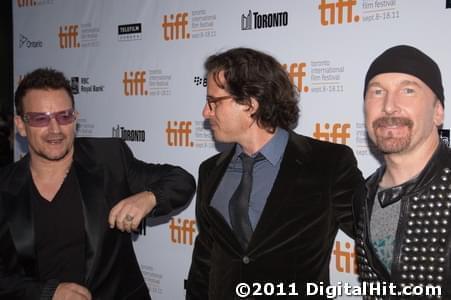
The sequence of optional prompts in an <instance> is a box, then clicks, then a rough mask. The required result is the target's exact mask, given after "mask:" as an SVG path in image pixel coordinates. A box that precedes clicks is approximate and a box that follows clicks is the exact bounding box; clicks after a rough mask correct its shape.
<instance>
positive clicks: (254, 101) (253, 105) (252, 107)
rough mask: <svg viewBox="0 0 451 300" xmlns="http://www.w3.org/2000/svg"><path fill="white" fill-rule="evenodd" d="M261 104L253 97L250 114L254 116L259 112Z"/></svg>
mask: <svg viewBox="0 0 451 300" xmlns="http://www.w3.org/2000/svg"><path fill="white" fill-rule="evenodd" d="M259 105H260V104H259V103H258V101H257V100H256V99H255V98H254V97H251V103H250V105H249V110H248V111H249V113H250V114H251V115H252V114H254V113H255V112H256V111H257V110H258V107H259Z"/></svg>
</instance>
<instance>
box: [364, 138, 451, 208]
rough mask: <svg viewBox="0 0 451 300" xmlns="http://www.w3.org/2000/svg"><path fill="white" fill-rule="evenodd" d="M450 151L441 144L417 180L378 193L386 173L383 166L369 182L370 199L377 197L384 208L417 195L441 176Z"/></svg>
mask: <svg viewBox="0 0 451 300" xmlns="http://www.w3.org/2000/svg"><path fill="white" fill-rule="evenodd" d="M449 154H450V150H449V149H448V147H447V146H446V145H445V144H444V143H439V145H438V146H437V149H436V150H435V151H434V154H433V155H432V157H431V159H430V160H429V162H428V163H427V164H426V166H425V167H424V168H423V170H422V171H421V172H420V174H418V176H416V177H415V178H413V179H411V180H409V181H407V182H405V183H403V184H400V185H397V186H394V187H391V188H388V189H384V190H383V191H380V192H378V193H377V195H376V192H377V189H378V187H379V182H380V181H381V180H382V176H383V175H384V173H385V170H386V166H385V165H383V166H381V167H380V168H379V169H378V170H377V171H376V172H375V173H374V174H373V175H372V176H371V177H370V178H369V179H368V180H367V188H368V191H369V197H370V199H374V196H377V199H378V201H379V202H380V204H381V206H382V207H386V206H388V205H390V204H392V203H395V202H397V201H400V200H401V199H402V198H403V197H405V196H407V195H410V194H414V193H417V192H418V191H419V190H420V189H421V188H422V187H424V186H425V185H428V184H430V183H431V182H432V181H433V180H434V178H435V176H437V174H439V171H440V169H441V167H442V166H443V159H448V156H449Z"/></svg>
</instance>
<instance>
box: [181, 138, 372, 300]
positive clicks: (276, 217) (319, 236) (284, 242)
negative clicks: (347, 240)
mask: <svg viewBox="0 0 451 300" xmlns="http://www.w3.org/2000/svg"><path fill="white" fill-rule="evenodd" d="M233 153H234V150H231V151H229V152H226V153H221V154H218V155H216V156H213V157H211V158H210V159H208V160H206V161H204V162H203V163H202V164H201V166H200V169H199V181H198V190H197V201H196V217H197V222H198V227H199V235H198V236H197V239H196V242H195V246H194V252H193V259H192V265H191V269H190V272H189V276H188V282H187V299H199V300H200V299H202V300H206V299H210V300H222V299H224V300H225V299H227V300H230V299H234V298H235V297H234V295H235V294H234V291H235V285H236V284H237V283H238V282H248V283H252V282H260V283H265V282H271V283H274V284H277V283H280V282H285V283H291V282H296V284H297V286H296V287H297V289H298V290H297V292H299V294H300V295H301V293H302V291H301V289H302V288H305V283H306V282H320V281H323V282H324V283H325V284H326V285H327V284H328V283H329V261H330V255H331V250H332V246H333V242H334V238H335V235H336V233H337V230H338V228H339V227H340V228H341V229H342V230H344V231H345V232H346V233H348V234H350V235H351V236H353V219H352V200H353V197H354V195H355V194H357V193H361V191H362V190H363V178H362V175H361V173H360V171H359V169H358V168H357V166H356V160H355V157H354V155H353V153H352V151H351V149H350V148H349V147H346V146H344V145H338V144H332V143H327V142H321V141H318V140H314V139H311V138H308V137H304V136H301V135H297V134H295V133H294V132H290V137H289V140H288V144H287V147H286V150H285V153H284V156H283V159H282V164H281V167H280V171H279V174H278V175H277V178H276V181H275V182H274V185H273V188H272V190H271V193H270V195H269V196H268V199H267V203H266V206H265V207H264V210H263V212H262V215H261V217H260V220H259V223H258V225H257V227H256V228H255V231H254V233H253V235H252V238H251V241H250V243H249V247H248V249H247V250H243V249H242V248H241V246H240V244H239V242H238V240H237V238H236V237H235V235H234V233H233V231H232V229H231V228H230V226H229V225H228V224H227V223H226V221H225V219H224V218H223V217H222V215H221V214H220V213H219V212H218V211H217V210H216V209H214V208H213V207H212V206H210V201H211V199H212V197H213V195H214V192H215V190H216V188H217V186H218V184H219V182H220V181H221V178H222V176H223V174H224V172H225V170H226V168H227V166H228V164H229V161H230V159H231V157H232V155H233ZM285 287H286V290H285V291H286V292H287V293H288V292H289V291H288V287H287V286H285ZM298 298H301V299H304V298H305V296H304V297H302V296H300V297H289V299H298ZM275 299H284V298H283V297H275ZM308 299H312V297H309V298H308Z"/></svg>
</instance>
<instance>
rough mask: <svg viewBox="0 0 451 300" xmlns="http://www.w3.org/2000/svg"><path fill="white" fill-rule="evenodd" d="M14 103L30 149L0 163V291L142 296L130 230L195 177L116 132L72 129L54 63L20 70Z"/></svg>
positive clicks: (189, 188)
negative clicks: (139, 152)
mask: <svg viewBox="0 0 451 300" xmlns="http://www.w3.org/2000/svg"><path fill="white" fill-rule="evenodd" d="M15 105H16V113H17V116H16V117H15V122H16V128H17V130H18V132H19V134H20V135H21V136H23V137H26V138H27V140H28V148H29V153H28V155H26V156H25V157H24V158H22V159H21V160H19V161H18V162H16V163H14V164H11V165H9V166H7V167H5V168H3V169H1V170H0V299H55V300H58V299H74V300H76V299H83V300H89V299H102V300H110V299H136V300H138V299H139V300H141V299H150V296H149V291H148V289H147V286H146V284H145V282H144V278H143V276H142V274H141V272H140V270H139V265H138V262H137V260H136V257H135V254H134V251H133V245H132V241H131V237H130V231H132V230H136V229H137V228H138V226H139V224H140V223H141V221H142V220H143V218H145V217H146V216H147V215H148V214H149V213H150V214H152V215H161V214H167V213H169V212H171V211H172V210H173V209H175V208H177V207H180V206H183V205H184V204H186V203H187V201H189V199H190V197H191V196H192V195H193V192H194V189H195V183H194V179H193V177H192V176H191V175H190V174H189V173H187V172H186V171H184V170H183V169H181V168H179V167H175V166H170V165H159V164H147V163H145V162H143V161H140V160H137V159H136V158H134V157H133V154H132V152H131V151H130V149H129V148H128V147H127V145H126V144H125V143H124V142H123V141H122V140H119V139H111V138H97V139H96V138H75V126H76V125H75V120H76V118H77V112H75V110H74V99H73V95H72V91H71V87H70V84H69V82H68V81H67V79H66V78H65V77H64V75H63V74H62V73H60V72H58V71H55V70H52V69H37V70H35V71H33V72H31V73H29V74H27V75H26V76H25V77H24V78H23V80H22V81H21V83H20V84H19V87H18V89H17V91H16V95H15ZM99 113H102V112H99Z"/></svg>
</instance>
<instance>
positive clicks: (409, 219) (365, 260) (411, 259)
mask: <svg viewBox="0 0 451 300" xmlns="http://www.w3.org/2000/svg"><path fill="white" fill-rule="evenodd" d="M364 97H365V103H364V106H365V123H366V127H367V131H368V135H369V137H370V139H371V141H372V142H373V143H374V145H375V148H376V151H379V152H380V153H381V154H382V156H383V159H384V163H383V165H382V166H381V167H380V168H379V169H377V170H376V172H375V173H374V174H372V175H371V176H370V177H369V178H368V179H367V182H366V186H367V196H366V199H360V201H357V203H355V214H356V218H357V222H356V224H357V225H356V226H357V228H356V232H357V237H356V251H357V255H358V265H359V274H360V279H361V281H362V285H366V286H367V287H369V286H370V285H375V284H376V285H377V283H378V282H379V284H381V285H384V284H386V285H387V286H388V285H389V284H390V283H392V284H393V285H394V286H396V293H397V296H394V295H390V293H389V291H388V288H387V289H386V291H385V292H384V290H383V289H382V288H381V289H379V290H377V292H378V293H379V295H376V294H373V295H367V296H365V297H364V299H376V298H377V299H404V298H407V299H451V296H450V292H451V268H450V266H451V258H450V256H451V235H450V233H451V226H450V224H451V213H450V212H451V150H449V148H448V147H447V146H446V145H445V144H444V143H441V142H440V138H439V134H438V130H437V129H438V127H439V126H441V125H442V123H443V118H444V100H445V97H444V93H443V86H442V79H441V75H440V69H439V67H438V65H437V64H436V63H435V62H434V61H433V60H432V59H431V58H430V57H429V56H427V55H426V54H424V53H423V52H421V51H420V50H418V49H416V48H413V47H410V46H396V47H393V48H390V49H388V50H386V51H385V52H384V53H382V54H381V55H380V56H379V57H377V58H376V59H375V60H374V61H373V63H372V64H371V65H370V67H369V69H368V72H367V75H366V78H365V89H364ZM426 286H435V287H440V288H441V294H442V296H441V297H439V296H437V295H435V296H432V297H428V295H427V294H426V289H425V287H426ZM414 287H415V289H413V290H412V288H414ZM422 290H423V294H421V295H416V296H408V293H411V292H412V291H415V292H421V291H422ZM435 291H436V292H437V290H435ZM374 292H376V291H375V290H374Z"/></svg>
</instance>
